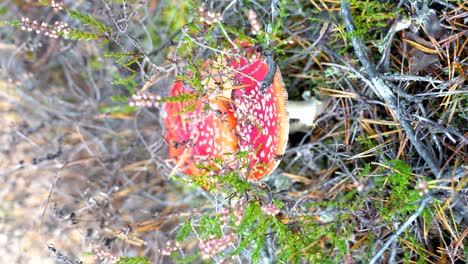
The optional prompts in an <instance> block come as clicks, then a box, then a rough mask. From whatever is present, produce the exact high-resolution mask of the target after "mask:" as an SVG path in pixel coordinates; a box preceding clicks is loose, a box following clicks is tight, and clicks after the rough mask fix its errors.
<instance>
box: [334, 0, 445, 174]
mask: <svg viewBox="0 0 468 264" xmlns="http://www.w3.org/2000/svg"><path fill="white" fill-rule="evenodd" d="M341 13H342V15H343V18H344V22H345V25H346V30H347V31H348V32H350V33H353V32H356V27H355V26H354V23H353V17H352V15H351V8H350V4H349V2H347V1H345V0H341ZM350 36H351V41H352V43H353V47H354V50H355V53H356V56H357V57H358V58H359V61H360V62H361V64H362V66H364V69H365V71H366V72H367V74H368V75H369V77H370V81H371V84H372V85H370V88H371V89H372V91H374V93H375V94H377V96H379V98H380V99H383V100H384V101H386V102H387V104H388V105H389V106H390V110H391V111H392V112H393V114H394V116H395V117H396V119H397V120H398V122H400V124H401V126H402V127H403V128H404V130H405V131H406V134H407V136H408V139H409V140H410V142H411V143H412V144H413V146H414V148H415V149H416V151H417V152H418V154H419V155H420V156H421V158H422V159H424V161H425V162H426V163H427V165H428V166H429V168H430V169H431V170H432V173H433V174H434V175H435V177H436V178H439V177H440V173H441V171H440V167H439V165H438V164H437V162H436V161H435V159H434V158H433V157H432V155H431V154H430V153H429V151H427V150H426V148H425V146H424V145H423V144H422V143H421V141H420V140H418V138H417V137H416V133H415V131H414V129H413V127H412V126H411V124H410V122H409V121H408V120H406V119H405V117H404V115H403V112H402V111H401V110H400V109H399V108H398V106H397V103H396V100H395V96H394V94H393V93H392V91H391V89H390V88H389V87H388V86H387V84H385V82H384V81H383V79H382V78H381V76H380V74H379V73H378V72H377V70H376V69H375V66H374V65H373V64H372V63H371V62H370V60H369V57H368V55H367V54H366V52H365V49H364V45H363V44H362V42H361V41H360V39H359V38H358V36H356V34H350Z"/></svg>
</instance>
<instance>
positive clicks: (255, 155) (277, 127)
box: [232, 57, 289, 180]
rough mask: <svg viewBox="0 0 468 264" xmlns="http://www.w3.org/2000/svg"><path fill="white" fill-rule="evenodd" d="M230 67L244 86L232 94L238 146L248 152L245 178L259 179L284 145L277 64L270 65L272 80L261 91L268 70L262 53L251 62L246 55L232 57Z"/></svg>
mask: <svg viewBox="0 0 468 264" xmlns="http://www.w3.org/2000/svg"><path fill="white" fill-rule="evenodd" d="M232 67H234V68H236V69H237V70H238V71H239V72H238V73H236V81H237V82H238V83H240V84H242V86H245V87H244V88H243V89H236V90H234V91H233V94H232V99H233V100H234V102H235V104H233V108H234V112H235V115H234V116H235V117H236V119H237V131H238V136H239V149H240V150H241V151H247V152H248V157H249V159H250V168H249V170H250V172H249V176H248V178H249V179H250V180H259V179H261V178H263V177H265V176H267V175H268V174H270V173H271V172H272V171H273V170H274V169H275V168H276V167H277V166H278V164H279V162H280V160H281V157H282V155H283V154H284V151H285V149H286V145H287V141H288V130H289V120H288V113H287V110H286V101H287V92H286V90H285V88H284V83H283V79H282V77H281V73H280V71H279V69H278V68H276V69H271V70H274V71H275V75H274V80H273V83H271V85H270V86H269V87H268V88H267V89H266V90H265V92H264V93H262V92H261V89H260V84H261V82H262V81H263V80H264V79H265V77H266V75H267V73H268V71H269V70H270V69H269V68H268V65H267V63H266V61H265V59H264V58H263V57H259V58H258V59H256V60H255V61H253V62H252V63H249V62H248V61H247V60H246V59H240V60H236V61H235V62H233V63H232ZM275 67H276V66H275Z"/></svg>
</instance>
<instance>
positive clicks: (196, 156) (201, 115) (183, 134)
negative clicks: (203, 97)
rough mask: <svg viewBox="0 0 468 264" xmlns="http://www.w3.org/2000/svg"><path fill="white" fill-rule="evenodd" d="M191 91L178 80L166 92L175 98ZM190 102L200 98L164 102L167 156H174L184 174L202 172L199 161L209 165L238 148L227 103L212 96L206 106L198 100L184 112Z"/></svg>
mask: <svg viewBox="0 0 468 264" xmlns="http://www.w3.org/2000/svg"><path fill="white" fill-rule="evenodd" d="M193 93H194V91H191V90H189V89H187V88H185V87H184V84H183V83H182V82H181V81H177V82H176V83H175V84H174V86H173V87H172V89H171V90H170V92H169V96H171V97H173V98H176V97H180V96H181V95H190V94H193ZM192 103H199V101H196V102H187V101H172V102H170V101H169V102H166V103H165V104H164V107H163V121H164V123H165V126H166V129H167V131H166V141H167V142H168V143H169V156H170V157H171V158H175V159H176V160H177V164H176V168H178V169H181V170H182V171H183V172H184V173H186V174H187V175H201V174H202V171H201V170H200V169H198V168H197V165H198V164H205V165H211V163H210V160H212V159H213V158H226V157H227V156H226V155H225V154H226V153H233V152H235V151H236V150H237V138H236V137H235V135H234V130H235V127H236V121H235V119H234V113H233V112H232V110H230V109H229V105H228V104H226V102H223V101H222V100H219V99H216V98H214V97H213V98H211V99H210V100H209V101H208V102H207V104H208V106H209V107H208V109H205V106H204V105H203V104H199V105H198V106H196V109H195V111H193V112H186V111H187V110H186V109H187V107H189V106H190V105H191V104H192Z"/></svg>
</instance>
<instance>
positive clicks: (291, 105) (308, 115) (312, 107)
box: [288, 93, 325, 133]
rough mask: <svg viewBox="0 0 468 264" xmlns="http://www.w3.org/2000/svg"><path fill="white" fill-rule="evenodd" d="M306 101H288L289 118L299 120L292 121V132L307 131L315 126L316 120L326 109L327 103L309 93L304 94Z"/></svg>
mask: <svg viewBox="0 0 468 264" xmlns="http://www.w3.org/2000/svg"><path fill="white" fill-rule="evenodd" d="M302 97H303V98H304V99H306V100H305V101H288V113H289V119H290V120H291V119H297V120H299V122H296V123H293V124H291V123H290V128H289V130H290V133H294V132H297V131H307V130H308V129H309V128H310V127H311V126H314V125H315V124H314V121H315V119H316V118H317V116H318V115H320V114H321V113H323V111H324V110H325V109H324V108H325V104H324V103H323V102H321V101H319V100H317V99H316V98H315V97H311V96H310V95H309V94H308V93H304V94H303V95H302Z"/></svg>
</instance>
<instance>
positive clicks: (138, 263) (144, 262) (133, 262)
mask: <svg viewBox="0 0 468 264" xmlns="http://www.w3.org/2000/svg"><path fill="white" fill-rule="evenodd" d="M149 263H150V261H149V260H148V259H147V258H144V257H134V258H129V257H122V258H120V259H119V261H117V264H149Z"/></svg>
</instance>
